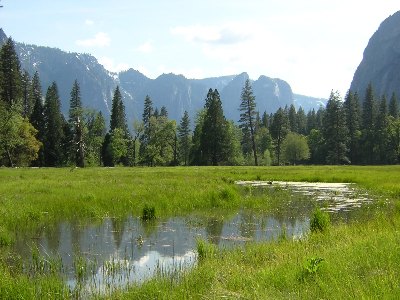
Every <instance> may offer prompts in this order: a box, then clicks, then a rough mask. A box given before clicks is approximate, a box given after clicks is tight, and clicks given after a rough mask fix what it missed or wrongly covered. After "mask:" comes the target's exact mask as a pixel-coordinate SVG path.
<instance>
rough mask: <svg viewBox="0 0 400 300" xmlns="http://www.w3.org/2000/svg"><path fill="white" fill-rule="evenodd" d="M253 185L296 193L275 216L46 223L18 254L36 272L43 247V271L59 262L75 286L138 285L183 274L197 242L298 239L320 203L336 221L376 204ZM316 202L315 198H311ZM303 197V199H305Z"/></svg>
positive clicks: (336, 188) (338, 191) (339, 192)
mask: <svg viewBox="0 0 400 300" xmlns="http://www.w3.org/2000/svg"><path fill="white" fill-rule="evenodd" d="M237 184H238V185H240V186H246V187H251V188H253V189H277V188H278V189H289V190H290V193H291V194H292V195H293V197H303V198H307V199H305V200H307V201H289V202H288V203H287V204H286V205H285V206H284V207H282V209H277V210H274V211H272V212H270V213H268V214H260V213H258V212H254V211H249V210H241V211H239V212H237V213H234V214H231V215H228V216H204V215H203V216H199V215H189V216H186V217H174V218H170V219H165V220H156V221H154V222H142V221H141V219H140V218H136V217H128V218H126V219H114V218H106V219H104V220H103V221H102V222H100V223H99V222H98V223H96V224H90V225H87V224H86V225H81V224H80V223H79V222H62V223H60V224H58V225H57V226H54V227H49V228H44V229H43V230H42V232H40V233H39V234H37V235H36V236H34V237H32V236H27V235H24V234H19V236H17V241H16V244H15V252H16V253H17V254H18V255H19V256H21V257H22V259H23V260H24V261H25V265H26V267H25V268H26V271H27V272H30V270H31V268H32V265H34V264H38V262H37V261H36V262H35V259H36V260H38V258H37V257H36V258H34V257H35V255H33V253H35V252H37V253H38V254H39V255H37V256H39V257H40V264H41V265H42V268H46V263H47V262H51V261H53V262H54V261H58V265H59V267H60V270H59V271H60V273H61V274H62V276H63V277H64V278H65V281H66V283H67V285H68V286H69V287H70V288H71V290H74V289H77V288H79V289H80V290H82V291H84V293H88V294H90V293H96V294H98V293H100V294H104V293H108V292H112V290H113V289H115V288H124V287H126V286H127V285H129V284H132V283H141V282H143V281H144V280H146V279H148V278H150V277H152V276H154V275H155V274H157V273H160V272H161V273H163V274H171V275H173V274H179V272H180V271H182V270H183V269H186V268H190V267H192V266H193V265H195V264H196V261H197V257H196V251H195V249H196V240H197V239H199V238H202V239H205V240H208V241H209V242H211V243H213V244H215V245H217V246H218V247H235V246H240V245H243V244H245V243H248V242H253V241H255V242H257V241H268V240H274V239H278V238H279V237H280V236H282V234H283V233H284V234H285V236H286V237H288V238H293V239H298V238H301V237H302V236H304V235H306V234H307V233H308V231H309V217H310V214H311V212H312V210H313V209H314V207H315V201H317V202H318V201H325V204H324V209H326V210H327V211H329V212H330V213H331V214H332V217H333V219H334V220H348V219H351V218H352V212H353V211H354V209H355V208H358V207H360V206H361V204H362V203H365V202H369V201H370V199H369V198H368V197H367V195H366V194H361V193H360V192H359V191H357V190H356V189H355V188H354V187H353V186H352V185H349V184H308V183H295V184H294V183H283V182H274V183H272V182H237ZM310 199H312V200H313V201H310ZM303 200H304V199H303Z"/></svg>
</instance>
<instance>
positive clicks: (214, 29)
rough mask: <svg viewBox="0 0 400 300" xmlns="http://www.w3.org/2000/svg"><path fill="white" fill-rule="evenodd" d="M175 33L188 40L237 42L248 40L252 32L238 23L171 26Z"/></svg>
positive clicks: (221, 42) (209, 42) (208, 42)
mask: <svg viewBox="0 0 400 300" xmlns="http://www.w3.org/2000/svg"><path fill="white" fill-rule="evenodd" d="M170 32H171V33H172V34H173V35H179V36H183V37H184V39H186V41H189V42H194V43H203V44H204V43H206V44H222V45H223V44H236V43H240V42H243V41H246V40H247V39H249V38H250V34H249V32H251V31H248V30H247V29H246V26H243V24H238V23H230V24H223V25H220V26H202V25H194V26H178V27H174V28H171V30H170Z"/></svg>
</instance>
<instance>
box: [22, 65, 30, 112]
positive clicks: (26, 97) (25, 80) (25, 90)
mask: <svg viewBox="0 0 400 300" xmlns="http://www.w3.org/2000/svg"><path fill="white" fill-rule="evenodd" d="M31 86H32V83H31V77H30V76H29V73H28V71H26V70H24V71H23V73H22V76H21V89H22V116H23V117H24V118H28V119H29V117H30V115H31V113H32V110H33V103H32V97H31Z"/></svg>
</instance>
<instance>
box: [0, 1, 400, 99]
mask: <svg viewBox="0 0 400 300" xmlns="http://www.w3.org/2000/svg"><path fill="white" fill-rule="evenodd" d="M0 4H1V5H3V6H4V7H3V8H0V27H2V28H3V30H4V32H5V33H6V34H7V35H8V36H11V37H12V38H13V39H14V40H15V41H18V42H24V43H27V44H35V45H40V46H48V47H56V48H60V49H62V50H64V51H68V52H78V53H89V54H92V55H93V56H95V57H96V58H97V59H98V61H99V62H100V63H101V64H103V65H104V67H105V68H106V69H108V70H109V71H114V72H118V71H122V70H126V69H129V68H133V69H135V70H138V71H140V72H141V73H143V74H145V75H146V76H148V77H150V78H156V77H158V76H159V75H161V74H163V73H175V74H182V75H184V76H185V77H187V78H206V77H216V76H222V75H234V74H240V73H242V72H247V73H248V74H249V76H250V78H251V79H254V80H256V79H258V77H259V76H260V75H265V76H268V77H272V78H280V79H283V80H285V81H287V82H288V83H289V84H290V85H291V87H292V90H293V92H294V93H297V94H302V95H307V96H312V97H320V98H328V97H329V94H330V92H331V90H335V91H336V90H338V91H339V92H340V93H341V95H342V96H344V95H345V93H346V91H347V90H348V88H349V87H350V84H351V81H352V78H353V75H354V72H355V70H356V68H357V66H358V65H359V63H360V62H361V60H362V55H363V51H364V49H365V47H366V46H367V44H368V40H369V38H370V37H371V36H372V34H373V33H374V32H375V31H376V30H377V29H378V27H379V25H380V23H381V22H382V21H383V20H385V19H386V18H387V17H389V16H390V15H392V14H394V13H395V12H396V11H398V10H399V9H400V6H399V3H398V1H396V0H380V1H370V0H364V1H361V0H360V1H359V0H336V1H332V0H329V1H326V0H247V1H243V0H240V1H237V0H201V1H188V0H186V1H184V0H168V1H166V0H146V1H143V0H142V1H137V0H114V1H104V0H84V1H83V0H69V1H61V0H35V1H26V0H1V3H0Z"/></svg>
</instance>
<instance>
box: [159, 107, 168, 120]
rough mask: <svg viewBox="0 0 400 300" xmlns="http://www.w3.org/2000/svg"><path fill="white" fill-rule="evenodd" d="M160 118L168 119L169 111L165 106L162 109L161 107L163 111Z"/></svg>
mask: <svg viewBox="0 0 400 300" xmlns="http://www.w3.org/2000/svg"><path fill="white" fill-rule="evenodd" d="M160 117H165V118H168V111H167V108H166V107H165V106H162V107H161V110H160Z"/></svg>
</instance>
